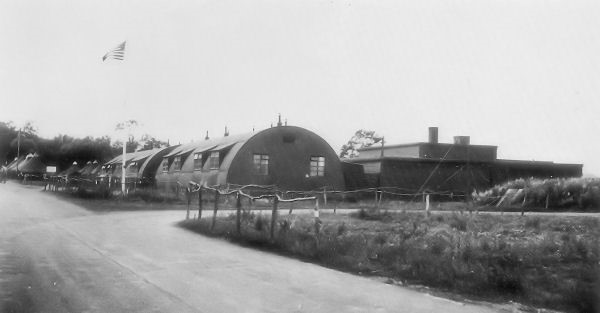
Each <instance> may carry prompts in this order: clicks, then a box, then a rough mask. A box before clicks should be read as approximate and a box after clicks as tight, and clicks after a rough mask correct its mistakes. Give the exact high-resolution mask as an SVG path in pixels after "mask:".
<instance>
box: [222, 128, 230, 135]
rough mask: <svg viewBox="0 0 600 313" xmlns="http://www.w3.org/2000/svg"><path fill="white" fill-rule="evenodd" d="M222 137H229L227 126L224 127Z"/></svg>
mask: <svg viewBox="0 0 600 313" xmlns="http://www.w3.org/2000/svg"><path fill="white" fill-rule="evenodd" d="M223 136H225V137H227V136H229V130H228V129H227V126H225V134H224V135H223Z"/></svg>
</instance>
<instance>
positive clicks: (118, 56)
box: [102, 41, 126, 62]
mask: <svg viewBox="0 0 600 313" xmlns="http://www.w3.org/2000/svg"><path fill="white" fill-rule="evenodd" d="M125 43H126V41H123V42H122V43H121V44H120V45H118V46H116V47H115V48H114V49H112V50H110V51H108V52H107V53H106V54H105V55H104V56H103V57H102V61H103V62H104V61H106V59H114V60H119V61H123V59H125Z"/></svg>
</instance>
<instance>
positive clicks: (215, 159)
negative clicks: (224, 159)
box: [208, 151, 219, 170]
mask: <svg viewBox="0 0 600 313" xmlns="http://www.w3.org/2000/svg"><path fill="white" fill-rule="evenodd" d="M208 162H209V163H208V164H209V165H210V169H211V170H217V169H219V151H213V152H211V153H210V158H209V159H208Z"/></svg>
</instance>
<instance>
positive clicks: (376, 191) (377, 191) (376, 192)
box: [375, 188, 379, 207]
mask: <svg viewBox="0 0 600 313" xmlns="http://www.w3.org/2000/svg"><path fill="white" fill-rule="evenodd" d="M378 193H379V190H378V189H377V188H375V207H377V194H378Z"/></svg>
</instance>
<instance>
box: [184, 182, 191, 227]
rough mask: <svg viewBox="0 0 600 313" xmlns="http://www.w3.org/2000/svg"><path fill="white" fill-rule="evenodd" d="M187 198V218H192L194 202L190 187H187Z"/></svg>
mask: <svg viewBox="0 0 600 313" xmlns="http://www.w3.org/2000/svg"><path fill="white" fill-rule="evenodd" d="M185 198H186V200H187V210H186V212H185V219H186V220H189V219H190V204H191V203H192V193H191V192H190V188H189V187H188V188H186V189H185Z"/></svg>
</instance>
